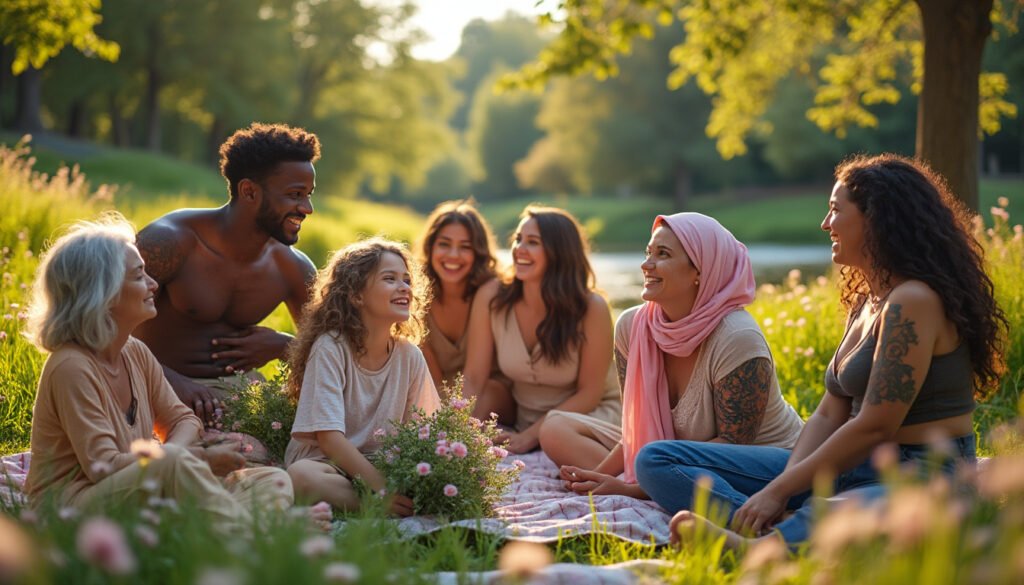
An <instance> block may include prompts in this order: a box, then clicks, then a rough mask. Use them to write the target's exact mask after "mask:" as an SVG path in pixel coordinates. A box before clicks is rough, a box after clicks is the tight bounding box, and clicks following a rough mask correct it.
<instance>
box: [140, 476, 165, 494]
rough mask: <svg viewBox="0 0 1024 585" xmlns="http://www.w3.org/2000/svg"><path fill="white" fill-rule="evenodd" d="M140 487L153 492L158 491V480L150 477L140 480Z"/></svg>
mask: <svg viewBox="0 0 1024 585" xmlns="http://www.w3.org/2000/svg"><path fill="white" fill-rule="evenodd" d="M140 487H142V489H143V490H144V491H147V492H149V493H151V494H155V493H157V492H158V491H160V482H158V481H157V480H155V479H153V478H152V477H150V478H146V479H144V480H142V483H141V484H140Z"/></svg>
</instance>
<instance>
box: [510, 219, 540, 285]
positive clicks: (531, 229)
mask: <svg viewBox="0 0 1024 585" xmlns="http://www.w3.org/2000/svg"><path fill="white" fill-rule="evenodd" d="M512 262H513V263H514V265H515V274H516V279H518V280H521V281H523V282H529V281H540V280H541V279H542V278H544V272H545V271H546V270H547V267H548V258H547V252H546V251H545V249H544V241H543V240H542V239H541V237H540V227H539V226H538V225H537V220H536V219H534V218H532V217H529V216H527V217H524V218H523V220H522V221H520V222H519V227H518V228H516V234H515V236H513V239H512Z"/></svg>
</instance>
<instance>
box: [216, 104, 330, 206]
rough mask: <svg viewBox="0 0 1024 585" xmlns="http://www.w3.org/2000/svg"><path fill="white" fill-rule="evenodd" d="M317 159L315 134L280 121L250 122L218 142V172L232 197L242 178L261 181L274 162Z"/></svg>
mask: <svg viewBox="0 0 1024 585" xmlns="http://www.w3.org/2000/svg"><path fill="white" fill-rule="evenodd" d="M319 159H320V140H319V139H318V138H317V137H316V134H313V133H312V132H307V131H305V130H303V129H302V128H292V127H291V126H286V125H284V124H261V123H259V122H253V123H252V125H251V126H249V127H248V128H245V129H243V130H238V131H237V132H235V133H234V134H232V135H231V136H230V137H229V138H228V139H227V140H225V141H224V144H221V145H220V174H221V175H222V176H223V177H224V179H225V180H226V181H227V183H228V192H229V193H230V194H231V201H234V200H235V197H237V196H238V183H239V182H240V181H241V180H242V179H251V180H253V181H256V182H257V183H262V182H263V181H264V180H266V178H267V177H268V176H270V174H271V173H273V172H274V168H275V167H277V165H278V163H282V162H310V163H313V162H316V161H317V160H319Z"/></svg>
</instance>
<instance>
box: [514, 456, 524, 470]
mask: <svg viewBox="0 0 1024 585" xmlns="http://www.w3.org/2000/svg"><path fill="white" fill-rule="evenodd" d="M512 465H515V466H516V469H518V470H519V471H522V470H524V469H526V463H525V462H524V461H523V460H522V459H516V460H515V461H513V462H512Z"/></svg>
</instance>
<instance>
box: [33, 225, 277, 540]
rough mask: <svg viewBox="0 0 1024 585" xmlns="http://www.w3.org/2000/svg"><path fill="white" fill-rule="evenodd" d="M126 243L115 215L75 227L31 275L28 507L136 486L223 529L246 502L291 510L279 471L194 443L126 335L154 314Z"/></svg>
mask: <svg viewBox="0 0 1024 585" xmlns="http://www.w3.org/2000/svg"><path fill="white" fill-rule="evenodd" d="M134 242H135V231H134V229H133V228H132V227H131V225H130V224H128V223H127V222H126V221H125V220H124V218H123V217H121V216H120V215H119V214H116V213H110V214H107V215H105V216H104V217H103V218H101V219H100V220H99V221H96V222H86V221H83V222H79V223H77V224H75V225H74V226H72V227H71V229H70V230H69V231H68V232H67V233H66V234H64V235H63V236H61V237H60V238H59V239H58V240H57V241H56V242H55V243H54V244H53V246H52V247H51V248H50V249H49V250H48V251H47V252H46V254H45V256H44V258H43V261H42V263H41V264H40V266H39V268H38V270H37V272H36V282H35V290H34V296H33V300H32V311H31V317H30V328H29V331H30V336H31V337H32V339H33V342H34V343H35V344H36V345H37V347H39V348H40V350H43V351H47V352H50V355H49V357H48V358H47V360H46V364H45V365H44V366H43V371H42V375H41V376H40V379H39V388H38V393H37V396H36V403H35V407H34V409H33V415H32V447H31V448H32V466H31V469H30V470H29V475H28V481H27V485H26V491H27V493H28V496H29V499H30V501H31V502H32V504H33V505H35V506H38V505H39V504H41V503H42V502H43V501H49V500H52V501H54V502H55V503H56V504H57V505H61V506H74V507H90V506H93V505H102V503H104V502H111V501H122V500H124V499H125V498H128V497H131V496H132V495H133V494H138V493H139V491H140V490H141V489H142V486H144V485H145V486H147V487H149V488H150V489H153V488H154V487H155V490H156V494H157V495H159V496H162V497H171V498H179V499H180V498H189V499H192V500H194V501H195V502H196V503H197V505H198V506H199V508H200V509H202V510H203V511H205V512H207V513H208V515H209V516H208V517H209V518H211V520H212V521H213V523H214V525H215V526H216V527H217V528H218V529H220V530H223V531H224V532H226V533H231V532H235V531H237V530H238V529H242V530H245V529H247V528H248V526H247V525H248V524H250V523H251V519H252V516H251V514H250V512H251V509H252V507H253V506H254V505H269V506H276V507H287V506H289V505H291V503H292V487H291V481H290V480H289V478H288V474H287V473H285V472H284V471H283V470H280V469H274V468H255V469H242V467H243V465H244V458H243V457H242V455H241V454H240V453H239V452H238V445H225V444H222V445H218V446H213V447H201V446H199V445H198V443H197V441H198V439H199V434H200V432H201V431H202V428H203V426H202V423H201V422H200V421H199V419H198V418H197V417H196V415H195V414H193V412H192V411H191V410H190V409H189V408H188V407H187V406H185V405H184V404H182V403H181V402H180V401H179V400H178V398H177V396H175V394H174V391H173V390H172V389H171V387H170V385H169V384H168V382H167V380H166V379H165V378H164V376H163V373H162V371H161V368H160V364H159V363H158V362H157V360H156V358H154V357H153V354H152V353H150V351H149V349H147V348H146V346H145V345H144V344H143V343H142V342H140V341H139V340H137V339H135V338H133V337H131V336H130V334H131V332H132V330H134V329H135V327H136V326H137V325H139V323H142V322H143V321H146V320H147V319H152V318H153V317H154V316H156V308H155V306H154V304H153V295H154V293H155V292H156V290H157V283H156V281H154V280H153V279H152V278H150V277H149V275H147V274H146V270H145V265H144V263H143V261H142V258H141V257H140V256H139V251H138V249H137V248H136V247H135V243H134ZM154 436H156V437H158V438H159V439H160V440H161V442H162V443H163V444H162V446H156V445H150V446H148V449H147V450H148V455H149V458H148V461H146V462H141V461H140V454H139V453H133V448H132V445H133V443H135V445H136V449H135V451H139V449H138V445H140V444H142V445H146V444H147V442H149V441H151V440H152V438H153V437H154ZM215 472H216V474H217V475H221V476H224V479H223V483H222V481H220V480H218V478H217V477H216V476H215ZM147 480H148V481H147ZM147 495H148V494H147Z"/></svg>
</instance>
